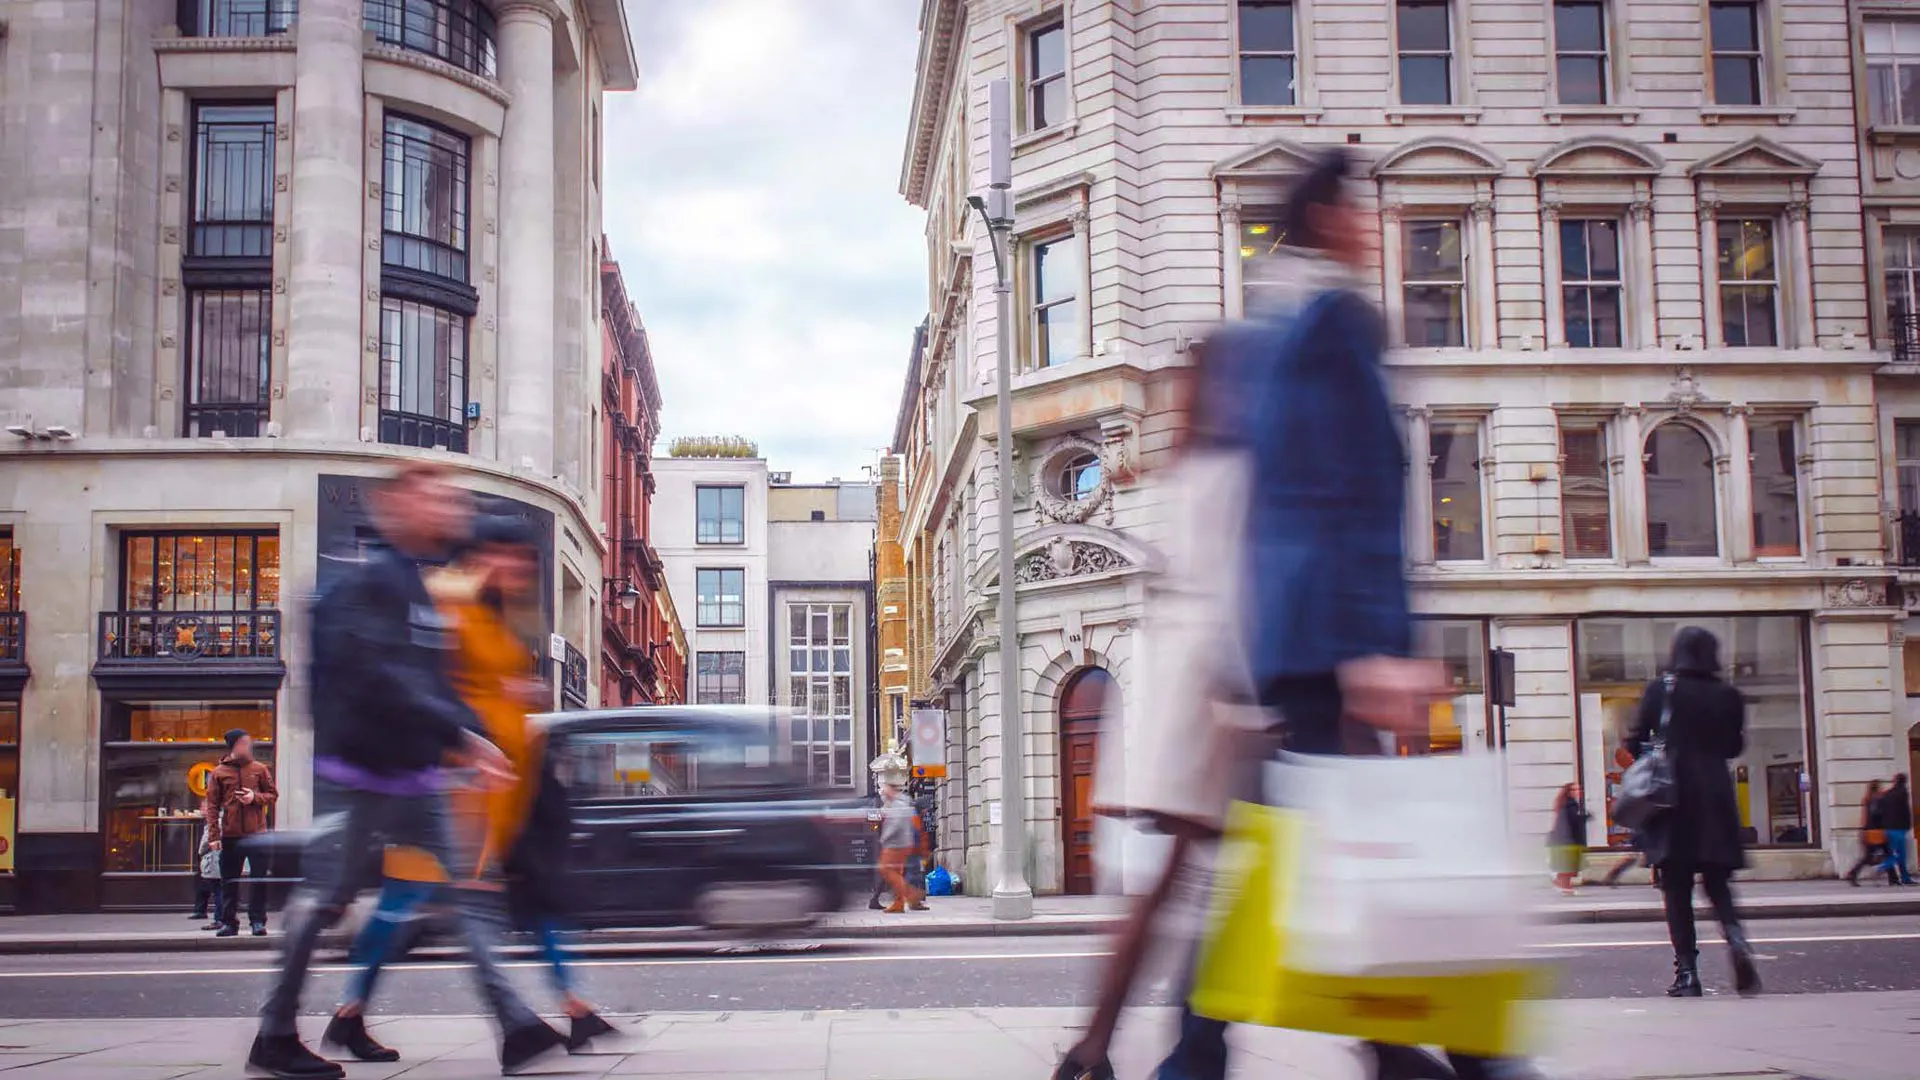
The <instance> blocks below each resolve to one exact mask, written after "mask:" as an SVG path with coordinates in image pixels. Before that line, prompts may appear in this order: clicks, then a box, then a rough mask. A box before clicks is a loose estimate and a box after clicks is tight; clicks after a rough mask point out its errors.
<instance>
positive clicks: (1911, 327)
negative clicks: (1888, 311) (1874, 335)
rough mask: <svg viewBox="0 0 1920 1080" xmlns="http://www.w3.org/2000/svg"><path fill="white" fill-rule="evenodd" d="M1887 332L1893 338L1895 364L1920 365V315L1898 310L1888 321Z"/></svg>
mask: <svg viewBox="0 0 1920 1080" xmlns="http://www.w3.org/2000/svg"><path fill="white" fill-rule="evenodd" d="M1887 332H1888V333H1889V334H1891V335H1892V336H1893V361H1894V363H1896V364H1914V363H1920V314H1915V313H1914V312H1910V311H1905V310H1901V309H1898V308H1896V309H1895V310H1894V312H1893V315H1892V317H1891V318H1889V319H1888V320H1887Z"/></svg>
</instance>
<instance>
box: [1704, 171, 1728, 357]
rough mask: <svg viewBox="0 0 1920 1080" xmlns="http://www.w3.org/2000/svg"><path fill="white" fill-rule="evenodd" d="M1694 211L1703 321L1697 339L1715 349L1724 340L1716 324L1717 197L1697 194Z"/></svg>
mask: <svg viewBox="0 0 1920 1080" xmlns="http://www.w3.org/2000/svg"><path fill="white" fill-rule="evenodd" d="M1697 212H1698V213H1699V215H1700V305H1701V311H1702V313H1703V314H1702V318H1703V321H1704V323H1705V325H1703V326H1702V327H1701V331H1702V333H1701V335H1700V340H1701V342H1702V343H1703V344H1704V345H1705V347H1706V348H1709V349H1718V348H1720V347H1721V346H1723V345H1725V344H1726V342H1725V341H1724V340H1722V338H1723V334H1722V332H1721V326H1720V263H1719V259H1718V254H1717V252H1718V250H1719V244H1718V238H1719V233H1718V228H1719V226H1718V223H1717V222H1716V221H1715V220H1714V216H1715V215H1716V214H1718V213H1719V212H1720V200H1719V199H1718V198H1712V197H1708V196H1705V195H1703V196H1701V197H1700V208H1699V210H1698V211H1697Z"/></svg>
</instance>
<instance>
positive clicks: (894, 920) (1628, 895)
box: [0, 875, 1920, 956]
mask: <svg viewBox="0 0 1920 1080" xmlns="http://www.w3.org/2000/svg"><path fill="white" fill-rule="evenodd" d="M1543 877H1544V875H1543ZM1737 888H1738V889H1739V891H1740V905H1741V907H1742V908H1743V909H1744V910H1745V911H1746V913H1747V917H1748V918H1749V919H1804V918H1829V917H1849V916H1852V917H1867V916H1874V915H1920V888H1911V889H1896V888H1889V887H1887V886H1885V885H1866V886H1862V887H1860V888H1851V887H1849V886H1847V885H1846V884H1845V883H1843V882H1839V881H1767V882H1747V883H1744V884H1741V885H1738V886H1737ZM929 902H930V903H931V904H932V906H933V910H932V911H928V912H917V913H910V914H906V915H883V914H881V913H879V912H876V911H868V910H865V909H861V910H858V911H847V912H840V913H838V914H835V915H832V916H829V917H828V918H826V919H824V920H822V921H821V923H820V925H819V926H818V927H816V928H815V930H814V931H813V932H812V936H814V937H846V938H868V939H875V938H899V937H914V938H924V937H992V936H1002V935H1007V936H1025V935H1041V934H1101V933H1106V932H1108V931H1110V930H1112V929H1113V928H1114V926H1115V925H1116V924H1117V923H1118V921H1119V919H1120V916H1121V913H1122V912H1123V911H1124V910H1125V907H1126V901H1125V899H1124V898H1121V897H1112V896H1071V897H1069V896H1042V897H1039V898H1037V899H1036V900H1035V901H1034V905H1033V907H1034V917H1033V918H1032V919H1028V920H1024V921H1021V922H1000V921H997V920H995V919H994V918H993V914H992V910H991V904H990V902H989V901H988V900H987V899H985V898H984V897H974V896H951V897H936V898H934V899H933V900H931V901H929ZM1533 904H1534V909H1535V911H1536V912H1537V913H1538V915H1539V917H1540V918H1542V919H1544V920H1545V921H1548V922H1564V923H1634V922H1652V923H1657V922H1661V921H1663V919H1664V917H1665V916H1664V915H1663V914H1662V912H1661V908H1660V897H1659V894H1657V893H1656V892H1654V890H1653V889H1652V888H1650V887H1648V886H1646V885H1621V886H1617V887H1614V888H1603V887H1590V888H1585V889H1582V890H1581V891H1580V895H1578V896H1572V897H1563V896H1559V895H1556V894H1555V893H1554V892H1553V891H1552V890H1551V889H1550V888H1548V887H1546V886H1545V885H1544V884H1542V885H1541V887H1540V889H1539V893H1538V895H1537V896H1536V897H1535V899H1534V901H1533ZM1700 910H1701V911H1702V912H1703V913H1705V912H1706V910H1707V909H1706V908H1704V907H1702V908H1701V909H1700ZM269 921H270V922H271V921H272V920H269ZM198 925H199V924H198V922H196V921H195V920H192V919H189V918H187V915H186V913H185V912H180V913H179V914H166V915H160V914H145V913H139V914H114V913H109V914H98V915H11V916H5V915H0V956H5V955H16V956H17V955H23V954H41V953H85V952H100V953H111V952H187V951H198V950H202V949H237V950H250V949H252V950H258V949H266V948H269V947H271V946H272V945H273V943H274V941H275V938H274V937H273V936H269V937H264V938H256V937H249V936H247V935H245V934H242V935H241V936H240V937H231V938H216V937H214V936H213V935H212V934H210V933H208V932H206V931H203V930H199V929H197V927H198ZM581 940H582V941H583V943H589V944H596V945H629V946H634V947H648V946H663V945H683V944H689V943H693V942H697V941H701V940H705V939H704V938H703V936H702V934H701V932H700V931H697V930H694V929H691V928H688V927H661V928H649V929H639V930H599V931H592V932H589V933H587V934H585V935H584V936H583V937H582V939H581Z"/></svg>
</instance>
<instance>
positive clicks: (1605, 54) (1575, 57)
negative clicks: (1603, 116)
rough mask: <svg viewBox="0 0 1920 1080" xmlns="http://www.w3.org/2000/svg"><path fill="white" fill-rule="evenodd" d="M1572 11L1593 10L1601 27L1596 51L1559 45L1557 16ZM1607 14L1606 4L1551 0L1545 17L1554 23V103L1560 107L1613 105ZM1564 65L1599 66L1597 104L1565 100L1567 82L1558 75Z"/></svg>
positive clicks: (1597, 0) (1592, 0)
mask: <svg viewBox="0 0 1920 1080" xmlns="http://www.w3.org/2000/svg"><path fill="white" fill-rule="evenodd" d="M1575 8H1593V9H1595V10H1596V12H1597V14H1598V17H1599V18H1598V22H1599V27H1600V41H1599V48H1597V49H1591V48H1568V47H1566V45H1565V44H1564V43H1563V42H1562V41H1561V35H1560V12H1561V11H1562V10H1572V9H1575ZM1609 14H1610V13H1609V11H1608V9H1607V4H1606V3H1605V0H1554V3H1553V5H1552V7H1551V9H1550V10H1549V12H1548V16H1549V17H1550V18H1551V19H1553V96H1554V100H1555V101H1556V102H1558V103H1559V104H1561V105H1572V106H1599V105H1609V104H1612V102H1613V55H1612V52H1613V35H1612V34H1611V33H1610V30H1611V27H1609V26H1608V25H1607V18H1608V15H1609ZM1567 61H1574V62H1578V63H1583V64H1593V63H1595V62H1598V64H1599V68H1600V78H1599V80H1598V85H1599V88H1600V100H1598V101H1569V100H1568V99H1567V81H1566V80H1565V79H1563V78H1561V72H1562V70H1563V69H1564V67H1565V63H1566V62H1567Z"/></svg>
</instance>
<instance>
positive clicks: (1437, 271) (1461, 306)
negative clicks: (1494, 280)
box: [1401, 221, 1467, 348]
mask: <svg viewBox="0 0 1920 1080" xmlns="http://www.w3.org/2000/svg"><path fill="white" fill-rule="evenodd" d="M1401 235H1402V237H1403V239H1402V241H1401V244H1402V247H1401V266H1402V267H1403V268H1404V269H1403V271H1402V286H1401V288H1402V290H1403V293H1404V297H1405V301H1406V334H1407V344H1408V345H1409V346H1413V347H1415V348H1421V347H1427V348H1444V347H1453V348H1459V347H1461V346H1464V345H1465V344H1466V343H1467V324H1466V299H1467V297H1466V294H1467V278H1466V266H1467V262H1466V258H1465V255H1464V253H1463V252H1462V250H1461V246H1460V245H1461V228H1460V222H1458V221H1409V222H1407V223H1406V224H1405V225H1404V226H1403V227H1402V230H1401Z"/></svg>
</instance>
